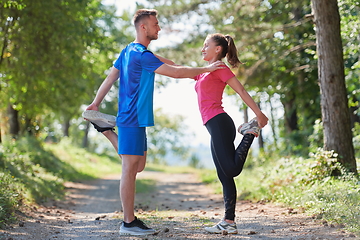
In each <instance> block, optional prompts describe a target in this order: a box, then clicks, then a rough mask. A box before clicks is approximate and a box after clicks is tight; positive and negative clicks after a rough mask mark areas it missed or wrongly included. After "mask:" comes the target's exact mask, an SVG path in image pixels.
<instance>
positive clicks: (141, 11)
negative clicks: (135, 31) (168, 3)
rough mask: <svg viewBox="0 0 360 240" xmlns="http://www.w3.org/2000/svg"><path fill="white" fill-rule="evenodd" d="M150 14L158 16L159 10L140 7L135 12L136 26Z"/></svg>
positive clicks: (134, 20)
mask: <svg viewBox="0 0 360 240" xmlns="http://www.w3.org/2000/svg"><path fill="white" fill-rule="evenodd" d="M150 15H152V16H154V17H156V16H157V11H156V10H155V9H139V10H137V11H136V12H135V15H134V18H133V22H134V25H135V27H137V25H138V24H139V22H140V21H141V20H142V19H144V18H149V17H150Z"/></svg>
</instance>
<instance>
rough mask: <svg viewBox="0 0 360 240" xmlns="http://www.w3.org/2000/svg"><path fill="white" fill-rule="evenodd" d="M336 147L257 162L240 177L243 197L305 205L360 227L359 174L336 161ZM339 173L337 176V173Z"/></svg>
mask: <svg viewBox="0 0 360 240" xmlns="http://www.w3.org/2000/svg"><path fill="white" fill-rule="evenodd" d="M335 158H336V154H334V153H333V152H332V151H324V150H323V149H318V150H317V151H316V152H315V153H312V154H310V157H309V158H307V159H305V158H301V157H298V158H295V157H288V158H280V159H279V160H276V161H274V160H267V161H265V162H264V161H261V163H260V162H258V163H257V162H254V163H253V164H252V167H251V168H246V169H244V171H243V173H242V174H241V175H240V176H239V177H238V178H237V183H238V186H239V198H241V199H251V200H267V201H274V202H279V203H283V204H285V205H287V206H291V207H295V208H302V209H305V211H306V212H308V213H312V214H316V215H317V216H318V218H323V219H325V220H328V221H331V222H336V223H339V224H345V226H346V228H347V229H349V230H351V231H358V232H359V231H360V225H359V223H360V219H359V216H360V206H359V204H358V203H359V201H360V187H359V183H360V182H359V181H358V178H357V177H356V176H354V175H353V174H351V173H348V172H346V171H345V170H344V168H342V167H341V166H340V164H339V163H337V162H336V159H335ZM334 175H335V176H334Z"/></svg>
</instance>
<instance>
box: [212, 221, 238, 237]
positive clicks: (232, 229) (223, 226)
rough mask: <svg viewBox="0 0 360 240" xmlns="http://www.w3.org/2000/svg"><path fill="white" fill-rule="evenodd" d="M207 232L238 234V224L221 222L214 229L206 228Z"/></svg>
mask: <svg viewBox="0 0 360 240" xmlns="http://www.w3.org/2000/svg"><path fill="white" fill-rule="evenodd" d="M205 231H207V232H209V233H224V232H225V231H226V232H227V233H228V234H237V233H238V231H237V227H236V223H227V222H226V221H225V220H222V221H220V222H219V223H218V224H216V225H215V226H212V227H205Z"/></svg>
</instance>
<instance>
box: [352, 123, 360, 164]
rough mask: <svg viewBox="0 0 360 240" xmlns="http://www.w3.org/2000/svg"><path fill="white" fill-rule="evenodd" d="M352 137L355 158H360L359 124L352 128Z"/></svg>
mask: <svg viewBox="0 0 360 240" xmlns="http://www.w3.org/2000/svg"><path fill="white" fill-rule="evenodd" d="M353 136H354V138H353V144H354V149H355V157H357V158H360V123H355V127H354V128H353Z"/></svg>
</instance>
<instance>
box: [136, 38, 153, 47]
mask: <svg viewBox="0 0 360 240" xmlns="http://www.w3.org/2000/svg"><path fill="white" fill-rule="evenodd" d="M150 42H151V41H150V40H147V39H146V40H145V39H140V38H135V40H134V43H140V44H142V45H144V46H145V47H146V48H147V47H148V46H149V44H150Z"/></svg>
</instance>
